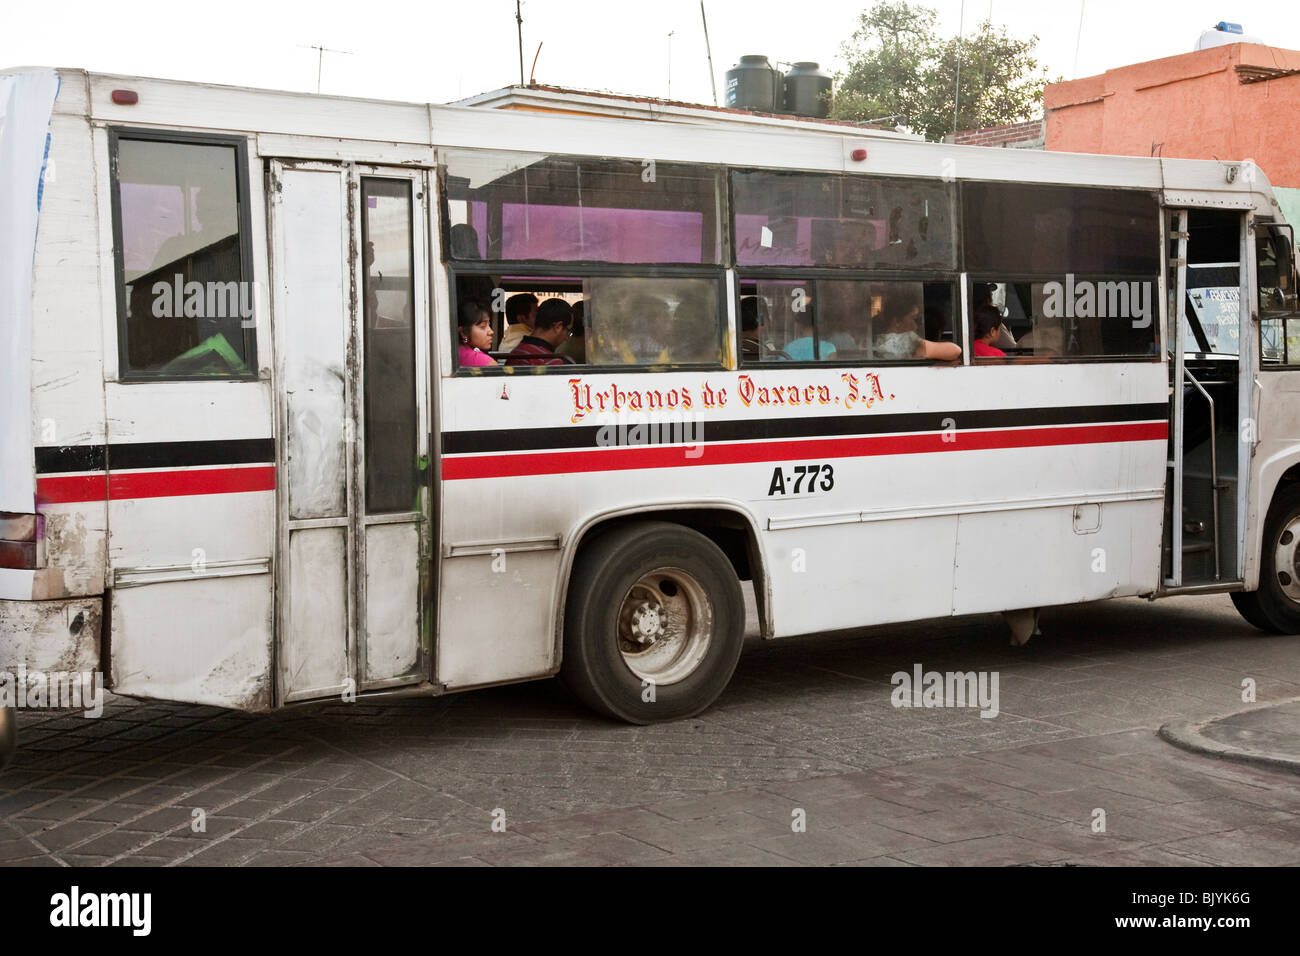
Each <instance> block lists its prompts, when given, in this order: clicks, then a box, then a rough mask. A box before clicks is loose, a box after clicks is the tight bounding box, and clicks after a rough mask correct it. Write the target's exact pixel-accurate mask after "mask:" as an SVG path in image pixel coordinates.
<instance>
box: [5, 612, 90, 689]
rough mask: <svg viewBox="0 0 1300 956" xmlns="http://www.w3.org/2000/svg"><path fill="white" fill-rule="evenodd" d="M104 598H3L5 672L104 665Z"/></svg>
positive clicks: (82, 669)
mask: <svg viewBox="0 0 1300 956" xmlns="http://www.w3.org/2000/svg"><path fill="white" fill-rule="evenodd" d="M102 619H103V599H102V598H98V597H91V598H64V599H62V600H59V601H0V671H6V672H9V673H13V672H14V671H16V670H17V668H18V667H19V666H25V667H26V668H27V670H28V671H45V672H51V671H64V672H68V673H74V672H78V673H81V672H85V671H98V670H100V635H101V631H102V628H101V621H102Z"/></svg>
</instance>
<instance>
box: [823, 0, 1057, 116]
mask: <svg viewBox="0 0 1300 956" xmlns="http://www.w3.org/2000/svg"><path fill="white" fill-rule="evenodd" d="M937 21H938V16H937V14H936V13H935V11H934V10H932V9H930V8H929V7H923V6H919V5H918V6H913V5H912V4H910V3H907V2H906V0H881V2H879V3H877V4H876V5H875V6H874V7H872V8H871V9H870V10H867V11H864V12H863V13H862V14H861V16H860V17H859V19H858V29H857V30H855V31H854V33H853V36H852V37H851V38H850V39H849V40H848V41H846V42H845V43H844V44H843V46H842V47H841V49H840V52H841V55H842V56H843V58H844V60H845V62H846V63H847V64H848V68H847V69H846V70H845V71H844V72H842V73H839V74H837V75H836V85H837V89H836V93H835V104H834V107H833V109H832V111H831V116H832V117H834V118H835V119H847V120H868V119H892V120H894V122H896V123H900V124H903V125H906V126H910V127H911V128H912V129H914V130H916V131H917V132H918V133H922V134H924V136H925V137H926V138H927V139H932V140H937V139H942V138H943V137H944V136H945V135H947V134H948V133H951V132H952V131H953V102H954V96H955V97H957V104H958V105H957V114H956V128H957V129H974V128H978V127H982V126H998V125H1001V124H1003V123H1016V122H1020V121H1022V120H1027V119H1032V118H1033V117H1034V116H1035V115H1036V114H1037V113H1038V112H1039V111H1040V110H1041V108H1042V101H1043V87H1044V86H1046V85H1047V83H1048V77H1047V71H1046V70H1045V69H1043V68H1040V67H1039V64H1038V60H1037V59H1036V58H1035V56H1034V47H1035V45H1036V44H1037V43H1038V37H1036V36H1031V37H1030V38H1029V39H1027V40H1019V39H1016V38H1015V37H1013V36H1011V34H1009V33H1008V32H1007V30H1006V28H1005V27H1002V26H994V25H993V23H992V22H991V21H989V20H985V21H984V22H982V23H980V24H978V25H977V26H976V27H975V30H974V32H972V33H969V34H967V35H966V36H964V37H961V38H957V37H951V38H949V39H946V40H945V39H942V38H940V37H938V36H937V35H936V32H935V31H936V26H937ZM959 63H960V79H959V78H958V68H959Z"/></svg>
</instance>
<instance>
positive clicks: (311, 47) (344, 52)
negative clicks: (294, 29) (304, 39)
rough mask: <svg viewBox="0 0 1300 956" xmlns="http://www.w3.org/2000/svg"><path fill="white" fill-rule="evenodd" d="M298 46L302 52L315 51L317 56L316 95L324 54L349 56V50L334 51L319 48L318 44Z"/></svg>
mask: <svg viewBox="0 0 1300 956" xmlns="http://www.w3.org/2000/svg"><path fill="white" fill-rule="evenodd" d="M298 46H300V47H302V48H303V49H304V50H316V51H317V53H318V54H319V55H318V56H317V57H316V93H317V94H319V93H320V74H321V68H322V67H323V66H324V65H325V54H326V53H341V54H342V55H343V56H351V55H352V51H351V50H334V49H331V48H330V47H327V46H321V45H320V44H319V43H299V44H298Z"/></svg>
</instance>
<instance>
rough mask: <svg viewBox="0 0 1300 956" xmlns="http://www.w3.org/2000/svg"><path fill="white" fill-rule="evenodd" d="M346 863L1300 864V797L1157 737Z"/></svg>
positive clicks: (781, 790) (785, 790) (706, 803)
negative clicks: (1193, 754) (1182, 750)
mask: <svg viewBox="0 0 1300 956" xmlns="http://www.w3.org/2000/svg"><path fill="white" fill-rule="evenodd" d="M330 862H331V863H332V864H333V865H338V866H431V865H433V866H519V865H524V866H557V865H559V866H567V865H577V866H621V865H654V866H689V865H733V866H734V865H742V866H803V865H817V866H822V865H854V864H856V865H869V866H933V865H939V866H1005V865H1014V864H1020V865H1039V866H1044V865H1057V866H1076V865H1085V866H1214V865H1281V866H1289V865H1300V791H1298V790H1297V789H1296V788H1295V787H1294V786H1293V782H1292V781H1290V780H1287V779H1280V775H1279V774H1277V773H1275V772H1272V771H1268V770H1256V769H1251V768H1244V767H1239V766H1235V765H1228V764H1224V763H1222V762H1220V761H1216V760H1213V759H1208V758H1204V757H1196V756H1191V755H1188V754H1185V753H1182V752H1180V751H1178V750H1175V749H1174V748H1172V747H1170V746H1169V745H1168V744H1167V743H1165V742H1164V741H1162V740H1160V739H1158V738H1157V736H1156V735H1155V733H1153V732H1151V731H1127V732H1123V733H1117V734H1107V735H1104V736H1100V737H1092V738H1079V739H1075V740H1068V741H1060V742H1057V743H1050V744H1036V745H1032V746H1028V747H1023V748H1018V749H1016V750H1006V751H997V752H992V753H983V754H978V755H971V756H963V757H950V758H941V759H937V760H927V761H920V762H917V763H912V764H908V765H906V766H898V767H889V768H882V769H880V770H872V771H866V772H862V773H852V774H837V775H832V776H824V777H816V778H813V779H809V780H802V781H797V782H793V783H787V784H773V785H769V786H765V787H760V788H753V789H746V790H733V791H728V792H723V793H714V794H709V795H707V796H701V797H695V798H688V799H678V800H668V801H659V802H650V803H646V804H643V805H639V806H629V807H620V808H618V809H614V810H609V811H605V812H601V813H585V814H578V815H574V816H569V817H564V818H559V819H550V820H545V821H540V822H534V823H521V824H519V825H510V824H509V823H508V821H507V825H506V828H505V829H504V831H498V832H493V830H492V828H491V826H490V823H489V821H488V819H487V818H484V822H483V826H482V827H481V828H479V829H478V830H476V831H474V832H466V833H459V834H451V835H447V836H443V837H439V838H437V839H434V840H417V841H413V842H408V843H405V844H402V845H395V846H392V847H389V848H386V849H378V850H374V851H370V852H367V853H362V854H354V855H351V856H346V857H341V858H338V859H335V860H333V861H330Z"/></svg>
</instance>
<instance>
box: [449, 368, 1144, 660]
mask: <svg viewBox="0 0 1300 956" xmlns="http://www.w3.org/2000/svg"><path fill="white" fill-rule="evenodd" d="M1165 374H1166V373H1165V370H1164V366H1163V365H1162V364H1160V363H1157V362H1145V363H1102V364H1092V365H1068V364H1064V365H1037V366H1033V365H1028V366H1010V367H1000V368H999V367H963V368H934V367H897V366H896V367H889V366H880V367H876V368H874V369H870V368H868V369H857V370H845V369H842V368H828V369H818V368H801V369H783V368H780V367H766V368H753V367H750V368H746V369H745V370H744V371H741V372H726V371H710V372H705V371H701V372H662V373H653V374H649V373H646V374H637V373H624V374H619V373H608V372H588V371H586V370H584V369H581V368H579V367H572V368H570V369H566V370H565V371H564V372H563V373H561V374H555V373H554V372H552V373H551V374H546V375H536V374H529V373H526V372H522V370H521V374H508V375H504V376H494V377H488V376H477V377H462V378H456V379H448V380H445V381H444V383H443V387H444V400H443V408H444V417H443V431H444V447H445V449H446V450H445V451H444V458H443V477H444V481H443V501H444V509H443V516H442V523H443V524H442V527H443V541H444V554H445V555H446V558H445V559H444V564H443V568H444V577H443V582H442V588H441V591H440V599H439V605H440V609H441V615H442V616H441V618H440V627H439V634H440V641H439V645H440V658H439V661H440V669H439V679H440V680H442V681H444V682H446V683H448V684H449V686H458V685H460V684H462V683H465V684H473V685H477V684H482V683H492V682H495V681H503V680H511V679H520V678H521V677H523V676H528V675H531V676H540V675H542V674H545V673H548V672H551V671H553V670H554V668H555V667H557V666H558V664H559V661H558V660H556V659H554V657H553V656H552V655H553V652H552V644H551V643H550V642H549V641H547V640H546V639H545V638H544V637H543V634H544V632H545V630H546V628H547V627H548V626H552V625H553V622H555V621H556V619H557V617H558V614H557V609H558V607H559V606H560V603H561V600H562V589H563V587H564V579H563V568H564V565H563V562H562V561H561V559H560V550H559V548H560V545H561V543H562V542H572V541H573V540H574V539H575V538H576V536H577V533H578V531H579V529H581V528H584V527H586V526H587V525H589V524H590V522H591V519H592V516H594V515H597V514H600V513H605V512H609V511H612V510H616V509H620V508H622V507H624V506H626V504H627V502H629V501H641V502H644V503H645V504H644V510H645V512H646V513H653V512H655V511H656V510H657V509H658V508H661V507H664V506H665V505H667V504H668V503H672V504H674V505H676V506H681V505H682V504H684V503H691V502H697V501H702V500H709V499H720V500H723V501H727V502H729V503H731V504H732V506H733V507H734V508H736V509H738V510H743V511H745V512H752V513H753V514H754V515H755V517H756V522H757V524H758V527H759V528H760V547H761V548H762V551H763V553H764V556H765V563H766V566H767V567H768V569H769V573H770V575H771V577H770V582H769V586H770V590H771V614H772V620H773V624H774V633H775V635H776V636H788V635H796V634H806V633H811V632H815V631H819V630H835V629H844V628H851V627H857V626H864V625H870V624H883V623H890V622H896V621H904V620H914V619H918V618H923V617H935V616H944V615H948V614H954V613H955V614H965V613H975V612H979V611H989V610H1006V609H1011V608H1016V607H1028V606H1042V605H1045V604H1054V603H1069V602H1073V601H1082V600H1095V599H1099V598H1102V597H1109V596H1116V595H1121V594H1142V593H1150V592H1152V591H1154V590H1155V589H1156V587H1157V585H1158V583H1159V559H1160V530H1161V525H1162V507H1163V500H1162V499H1163V480H1164V469H1165V440H1166V431H1165V429H1166V418H1167V415H1166V414H1165V412H1164V408H1165V404H1164V402H1165V397H1166V395H1167V390H1168V386H1167V383H1166V379H1165ZM849 376H853V381H852V382H850V381H848V380H847V379H848V377H849ZM871 376H875V378H874V379H872V378H870V377H871ZM877 386H878V388H879V392H878V395H879V397H877V393H876V391H875V389H876V388H877ZM778 395H780V396H781V398H780V401H779V402H778V401H777V396H778ZM706 396H707V397H706ZM1008 396H1012V397H1014V399H1015V403H1016V404H1017V405H1019V406H1020V407H1021V408H1022V409H1023V418H1021V419H1020V420H1019V423H1018V424H1015V425H1013V426H1011V427H1006V428H989V427H981V419H980V418H979V417H978V413H979V410H981V409H996V408H998V407H999V406H1005V405H1006V404H1007V398H1008ZM634 397H635V399H636V400H637V402H638V404H639V405H640V406H641V407H642V409H643V411H642V412H640V413H638V412H636V411H629V410H628V405H629V402H631V401H632V399H633V398H634ZM616 399H617V400H618V401H619V402H620V403H621V410H620V411H619V412H614V411H613V406H614V403H615V400H616ZM805 399H811V401H805ZM602 400H603V401H604V403H605V407H606V412H605V413H603V414H602V413H601V412H600V411H599V408H600V407H601V406H600V403H601V401H602ZM792 400H793V404H787V403H790V402H791V401H792ZM687 403H689V404H687ZM1108 406H1111V407H1113V409H1114V412H1113V414H1111V413H1110V412H1108V411H1107V407H1108ZM648 408H654V409H656V411H644V409H648ZM1071 408H1073V411H1071ZM1048 409H1051V410H1055V411H1053V412H1052V413H1048V412H1047V411H1045V410H1048ZM1061 409H1064V411H1061ZM1133 409H1137V411H1134V410H1133ZM900 415H920V416H922V418H923V419H925V421H924V423H923V424H919V425H909V427H907V428H906V429H905V430H903V431H899V430H898V426H895V425H893V424H891V417H893V418H892V420H897V416H900ZM849 416H851V420H850V422H849V423H848V424H845V419H846V417H849ZM927 416H928V417H927ZM1053 416H1055V418H1061V417H1064V418H1066V419H1071V418H1073V419H1081V421H1076V422H1075V423H1073V424H1067V425H1059V426H1056V425H1051V424H1044V423H1045V422H1050V421H1051V420H1052V419H1053ZM882 417H883V418H882ZM878 418H881V419H882V421H883V422H884V423H885V424H884V425H882V426H877V425H875V424H873V420H875V419H878ZM778 419H786V420H787V421H794V420H796V419H798V420H802V421H804V422H805V423H810V424H808V425H807V427H806V428H805V429H803V430H804V431H805V434H804V435H803V437H801V438H799V439H798V440H786V441H782V440H779V439H775V438H771V437H764V436H765V435H770V434H773V433H774V432H773V429H774V425H773V422H774V421H775V420H778ZM819 419H821V420H823V421H825V422H826V423H827V425H826V430H825V431H824V432H823V433H818V430H817V428H816V425H815V423H816V422H817V421H818V420H819ZM968 422H969V423H970V427H969V428H968V427H967V423H968ZM1088 422H1091V423H1088ZM1108 422H1109V423H1110V424H1107V423H1108ZM738 426H739V431H737V429H738ZM724 428H725V429H727V431H726V433H725V434H726V435H728V436H731V435H733V434H739V435H742V436H744V435H746V434H747V435H748V436H749V437H741V438H738V439H735V440H731V439H728V438H723V437H720V436H719V435H718V431H719V430H721V429H724ZM881 428H886V429H891V430H889V431H884V432H882V431H880V429H881ZM1107 428H1110V429H1112V430H1114V431H1115V434H1114V435H1108V434H1107V433H1106V432H1105V431H1104V429H1107ZM777 430H778V431H779V429H777ZM1112 439H1113V440H1112ZM647 442H650V444H647ZM665 442H668V443H673V444H672V445H671V447H664V443H665ZM854 442H857V443H858V444H859V445H860V446H861V447H859V448H853V447H848V448H846V447H845V446H846V443H850V446H851V443H854ZM909 443H910V444H909ZM485 444H486V445H490V446H492V447H494V448H497V449H498V450H497V451H492V452H483V451H469V452H466V453H464V454H457V453H455V449H457V448H459V447H462V446H464V447H471V448H472V447H482V446H484V445H485ZM1021 446H1024V447H1021ZM911 447H915V448H916V449H918V450H916V451H909V448H911ZM846 451H848V452H850V453H849V454H846V453H845V452H846ZM824 465H830V466H831V468H832V469H833V471H832V474H833V481H832V482H831V483H830V487H829V488H825V487H824V486H825V485H826V484H827V481H826V479H825V477H823V476H824V475H825V473H824V472H820V468H821V467H822V466H824ZM811 466H818V467H819V474H818V475H817V476H816V477H815V478H813V479H812V480H813V481H814V482H816V483H817V485H818V488H817V490H816V491H814V492H813V493H811V494H810V493H808V491H807V490H806V486H805V487H804V488H801V489H800V491H799V492H798V493H796V492H795V483H796V481H800V476H799V475H798V474H797V473H796V472H795V469H796V468H803V469H804V472H803V476H802V477H803V480H804V481H807V480H808V479H809V474H810V473H809V471H808V469H809V468H810V467H811ZM777 469H780V470H781V472H782V476H781V484H783V485H785V486H786V487H783V488H780V489H778V487H777V483H776V479H775V472H776V470H777ZM670 475H671V483H672V494H671V496H665V495H664V494H663V491H662V489H663V488H664V483H665V481H666V480H668V478H669V476H670ZM800 483H802V481H801V482H800ZM1081 509H1082V510H1081ZM1026 526H1028V527H1029V529H1030V530H1029V531H1026ZM810 593H812V594H815V595H816V598H815V600H809V598H808V595H809V594H810ZM484 634H497V635H501V636H500V637H499V638H492V637H484V636H483V635H484ZM526 634H527V635H537V636H536V637H534V638H532V639H525V638H524V637H523V635H526ZM497 642H499V643H500V645H501V646H500V647H499V648H498V647H497V646H496V643H497ZM471 645H472V647H473V649H470V647H471ZM506 649H511V653H509V654H507V653H505V651H506ZM524 661H526V663H525V662H524ZM516 665H517V666H516ZM493 668H496V670H493ZM528 668H532V670H531V671H529V670H528Z"/></svg>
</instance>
